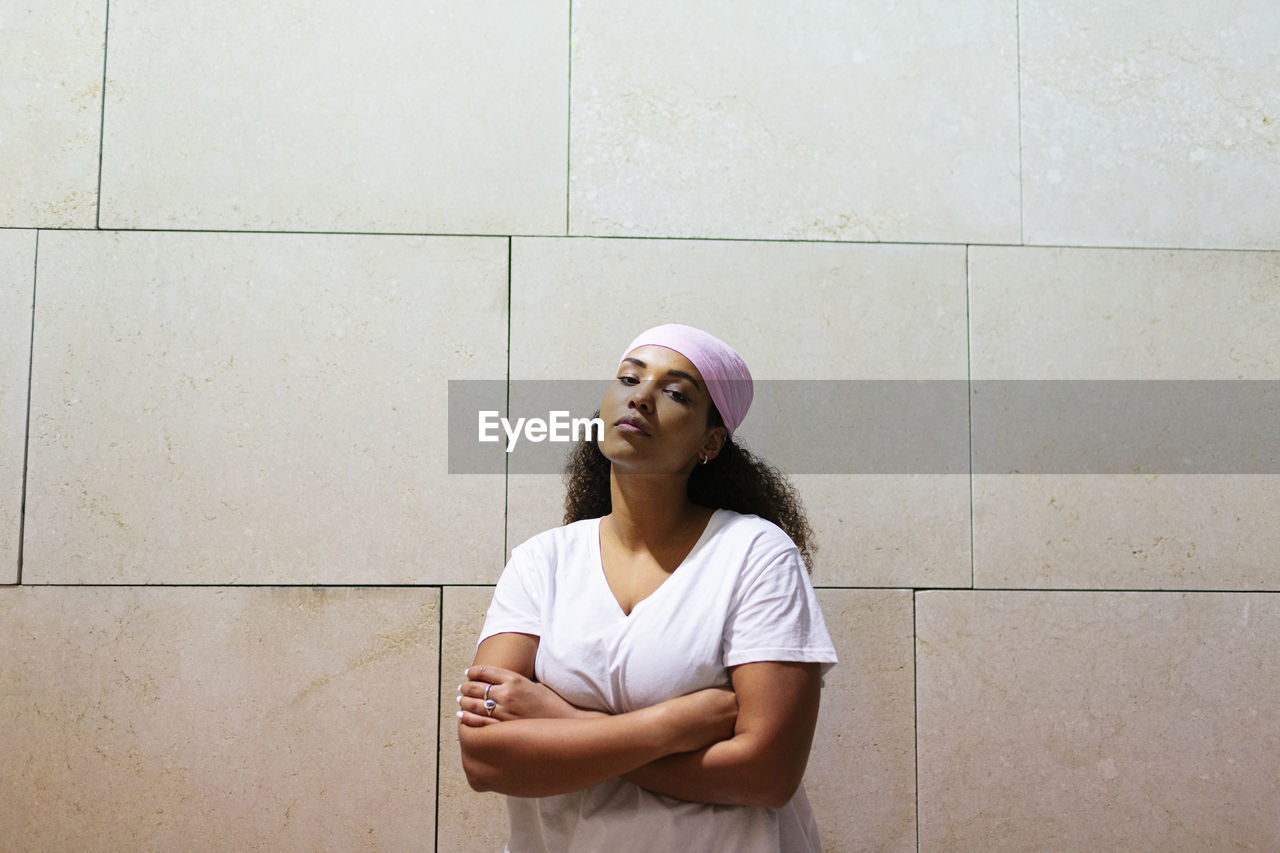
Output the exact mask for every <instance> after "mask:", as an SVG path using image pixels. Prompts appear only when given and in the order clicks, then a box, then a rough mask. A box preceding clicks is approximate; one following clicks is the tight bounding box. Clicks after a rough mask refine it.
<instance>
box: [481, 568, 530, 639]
mask: <svg viewBox="0 0 1280 853" xmlns="http://www.w3.org/2000/svg"><path fill="white" fill-rule="evenodd" d="M542 580H543V579H542V578H541V577H540V576H539V574H538V571H537V564H536V562H535V561H534V560H533V559H532V558H531V556H530V554H529V553H528V551H527V550H525V549H524V548H517V549H516V550H515V551H514V552H513V553H512V555H511V560H510V561H509V562H508V563H507V565H506V568H504V569H503V570H502V576H501V577H500V578H498V585H497V586H496V587H495V588H494V590H493V600H492V601H491V602H489V610H488V612H487V613H486V614H485V618H484V629H483V630H482V631H481V632H480V640H479V642H483V641H484V640H486V639H487V638H489V637H492V636H493V635H494V634H505V633H517V634H532V635H534V636H535V637H541V636H542V602H543V600H544V596H543V594H542V593H543V583H542Z"/></svg>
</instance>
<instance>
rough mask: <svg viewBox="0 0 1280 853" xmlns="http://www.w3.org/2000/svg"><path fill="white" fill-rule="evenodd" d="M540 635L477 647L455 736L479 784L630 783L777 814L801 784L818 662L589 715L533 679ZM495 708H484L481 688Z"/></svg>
mask: <svg viewBox="0 0 1280 853" xmlns="http://www.w3.org/2000/svg"><path fill="white" fill-rule="evenodd" d="M537 649H538V638H537V637H533V636H530V635H528V634H497V635H495V636H492V637H489V638H488V639H486V640H485V641H484V642H483V643H481V644H480V648H479V649H478V650H477V652H476V658H475V663H474V664H473V665H472V666H471V667H470V668H469V669H468V670H467V679H468V680H467V681H466V682H464V683H463V684H462V686H461V694H462V696H461V698H460V700H459V705H460V708H461V711H460V714H459V721H458V739H459V741H460V743H461V746H462V764H463V769H464V771H465V772H466V774H467V780H468V781H469V782H470V783H471V787H473V788H475V789H476V790H481V791H498V792H500V793H505V794H512V795H515V796H522V797H535V796H550V795H553V794H563V793H566V792H569V791H577V790H581V789H582V788H586V787H588V786H590V785H594V784H596V783H598V782H603V781H604V780H606V779H611V778H613V777H615V776H623V777H624V778H626V779H628V780H629V781H631V782H634V783H635V784H637V785H639V786H641V787H642V788H646V789H648V790H650V791H653V792H655V793H659V794H665V795H667V796H671V797H677V798H679V799H683V800H691V801H694V802H702V803H721V804H731V805H755V806H767V807H772V808H780V807H781V806H783V805H785V804H786V803H787V802H788V801H789V800H790V799H791V797H792V795H793V794H794V793H795V791H796V789H797V788H798V787H799V785H800V780H801V777H803V775H804V768H805V764H806V762H807V761H808V757H809V745H810V743H811V742H812V740H813V730H814V727H815V725H816V724H817V718H818V700H819V693H820V665H819V664H810V663H779V662H761V663H749V664H743V665H741V666H737V667H734V668H733V669H732V670H730V680H731V682H732V684H733V690H732V691H729V690H727V689H718V688H712V689H708V690H700V691H697V692H695V693H691V694H688V695H686V696H681V697H678V698H676V699H671V700H668V701H666V702H661V703H659V704H657V705H653V706H651V707H648V708H643V709H640V710H637V711H631V712H628V713H624V714H615V715H608V714H604V713H600V712H594V711H585V710H582V709H580V708H575V707H574V706H572V705H570V704H569V703H567V702H566V701H565V700H564V699H562V698H561V697H560V696H558V695H557V694H556V693H554V692H553V691H552V690H551V689H550V688H548V687H546V686H545V685H542V684H537V683H535V682H533V681H532V677H533V662H534V657H535V655H536V654H537ZM486 687H488V688H489V695H490V696H491V698H493V699H495V700H497V702H498V708H497V709H496V710H495V715H496V716H493V717H490V716H488V715H486V714H485V713H484V709H483V704H482V702H483V698H484V693H485V688H486Z"/></svg>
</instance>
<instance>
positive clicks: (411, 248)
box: [0, 0, 1280, 853]
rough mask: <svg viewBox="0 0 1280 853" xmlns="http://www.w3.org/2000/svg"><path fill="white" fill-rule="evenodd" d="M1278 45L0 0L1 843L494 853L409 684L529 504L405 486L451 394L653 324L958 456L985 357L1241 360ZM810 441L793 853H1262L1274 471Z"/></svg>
mask: <svg viewBox="0 0 1280 853" xmlns="http://www.w3.org/2000/svg"><path fill="white" fill-rule="evenodd" d="M1277 45H1280V10H1278V9H1277V8H1276V7H1275V5H1274V4H1273V3H1269V2H1261V0H1226V2H1221V3H1217V4H1213V5H1212V6H1208V5H1205V4H1181V5H1177V4H1175V5H1174V6H1173V7H1170V6H1169V4H1160V3H1156V2H1155V0H1138V2H1134V3H1128V4H1123V5H1114V4H1113V6H1106V7H1102V6H1098V5H1096V4H1085V3H1081V2H1075V0H1068V2H1055V3H1046V2H1040V0H979V2H970V3H961V4H937V3H925V2H914V0H913V2H898V3H892V4H889V3H885V4H848V3H831V2H828V3H813V4H805V5H802V6H796V7H786V8H783V7H780V6H778V4H765V3H748V4H745V5H744V4H737V5H730V4H723V3H709V2H703V0H697V2H682V3H664V4H640V5H637V4H627V3H621V2H616V0H614V2H603V0H589V2H587V1H586V0H578V2H568V0H565V2H549V0H537V2H510V1H509V2H499V3H474V2H462V3H457V2H455V3H433V2H427V3H423V2H408V0H395V2H386V3H379V4H372V5H370V4H365V5H361V6H357V5H352V6H350V8H347V9H340V8H337V6H336V5H334V4H309V5H308V4H302V5H299V4H260V3H248V2H243V1H242V0H235V2H230V3H220V4H209V3H198V2H195V0H177V2H163V3H161V2H154V0H117V2H114V3H111V4H110V7H109V9H108V5H107V3H106V0H96V2H92V3H85V2H79V0H76V2H68V0H57V2H52V3H45V4H38V5H32V4H26V3H17V2H9V0H0V721H2V722H0V780H3V781H2V782H0V850H5V851H8V850H18V851H26V850H76V849H95V850H109V851H115V850H120V851H123V850H129V851H134V850H169V849H179V848H181V849H192V850H225V849H244V850H253V849H259V850H268V849H269V850H304V849H343V850H356V849H363V850H382V851H401V850H406V851H407V850H415V851H416V850H437V851H441V853H454V852H455V851H460V853H469V851H496V850H500V849H501V848H502V845H503V842H504V839H505V814H504V812H505V810H504V808H503V803H502V800H501V798H500V797H497V796H494V795H488V794H486V795H481V794H476V793H474V792H472V791H470V790H469V789H468V788H467V786H466V784H465V780H464V779H463V777H462V773H461V767H460V765H459V762H458V757H457V742H456V734H455V730H454V717H453V714H454V710H455V706H454V701H453V697H454V688H455V685H456V684H457V683H458V681H459V679H460V677H461V674H462V669H463V668H464V667H465V666H466V664H467V663H468V662H469V661H470V659H471V655H472V654H473V649H474V644H475V639H476V633H477V631H478V629H479V625H480V623H481V621H482V619H483V614H484V610H485V608H486V606H487V604H488V600H489V597H490V595H491V590H492V584H493V583H494V582H495V581H496V580H497V578H498V576H499V574H500V571H501V567H502V564H503V562H504V555H505V554H506V553H508V552H509V551H510V549H511V548H512V547H513V546H514V545H516V544H517V543H519V542H520V541H522V540H523V539H524V538H526V537H528V536H529V535H532V534H533V533H536V532H537V531H539V530H541V529H544V528H545V527H547V526H550V525H553V524H556V523H557V522H558V520H559V518H560V515H561V507H560V504H561V497H562V490H561V485H560V482H559V479H558V478H557V477H556V476H555V475H552V474H514V473H512V474H508V475H506V476H504V475H502V474H486V475H480V474H458V473H450V472H449V468H448V463H449V453H448V449H449V447H448V439H449V438H455V439H456V438H457V435H456V433H455V434H453V435H450V433H449V431H448V429H447V414H448V402H449V389H448V384H447V383H448V381H449V380H459V379H488V380H495V381H496V382H497V383H499V384H501V383H503V382H504V381H506V382H507V383H508V385H507V387H508V388H510V387H511V385H510V384H509V383H510V382H512V381H514V382H522V381H524V380H532V379H564V380H567V379H573V380H595V381H598V382H600V383H601V387H602V388H603V382H605V381H607V379H608V378H609V376H610V371H611V370H612V368H613V366H614V360H615V359H616V358H617V357H618V355H619V353H620V351H621V348H622V347H623V346H624V345H625V344H626V343H627V341H628V340H630V338H631V337H632V336H633V335H635V334H636V333H637V332H638V331H640V330H641V329H643V328H644V327H646V326H647V325H650V324H652V323H656V322H663V321H668V320H680V321H684V322H690V323H694V324H698V325H703V326H705V327H707V328H709V329H710V330H712V331H713V332H715V333H717V334H719V335H721V336H722V337H724V338H725V339H727V340H729V341H731V342H732V343H734V344H735V345H737V346H738V347H739V348H740V349H741V351H742V352H743V354H744V355H745V356H746V358H747V360H748V362H749V363H750V364H751V365H752V367H753V369H754V371H755V372H756V375H757V377H758V378H760V379H762V380H770V381H774V380H828V381H833V380H860V381H870V382H875V381H880V380H893V381H898V382H917V381H919V382H925V381H945V382H950V383H955V387H960V388H963V390H964V393H965V395H966V397H968V398H969V401H970V402H969V407H970V409H971V411H970V412H965V413H963V414H962V416H961V418H960V420H959V421H958V422H956V423H955V424H954V425H949V426H946V427H945V432H946V434H945V435H944V436H943V438H945V439H948V440H951V441H954V442H957V443H958V444H959V446H961V447H965V446H969V445H973V446H986V445H984V443H983V440H984V439H990V437H991V436H990V435H988V434H975V433H974V429H975V426H974V424H978V425H980V426H979V427H978V428H979V429H985V428H986V427H985V426H982V425H985V424H987V423H989V421H986V420H983V419H982V418H981V417H976V416H975V415H974V414H973V412H977V413H978V414H979V415H981V414H982V413H983V411H984V410H982V409H981V402H982V401H980V400H975V399H974V396H973V395H974V393H975V390H976V389H980V388H981V386H982V383H985V382H990V381H995V380H1026V381H1040V382H1053V383H1057V382H1061V383H1068V382H1074V381H1086V380H1088V381H1120V380H1124V381H1131V380H1142V381H1146V382H1156V381H1166V380H1201V381H1205V382H1216V383H1233V382H1237V381H1240V380H1250V381H1258V382H1269V383H1274V382H1276V381H1277V380H1280V159H1277V158H1276V157H1275V156H1274V152H1275V150H1276V144H1277V139H1280V136H1278V134H1280V104H1277V103H1276V100H1275V93H1276V92H1277V91H1280V90H1278V89H1277V87H1276V85H1275V80H1276V74H1275V71H1274V69H1275V68H1276V67H1277V66H1278V65H1280V48H1277ZM33 306H34V309H33ZM33 330H34V338H33V337H32V333H33ZM1260 395H1261V396H1260V399H1261V400H1262V401H1263V402H1264V403H1267V401H1270V405H1271V406H1272V408H1271V409H1270V410H1268V411H1276V406H1275V403H1274V401H1275V398H1276V396H1277V392H1276V391H1275V390H1274V389H1273V387H1272V386H1271V385H1267V386H1265V387H1263V389H1262V391H1260ZM762 399H768V398H764V397H762ZM769 405H773V406H778V407H781V408H783V409H788V407H790V410H792V411H794V414H795V417H796V423H797V429H801V430H802V429H803V426H804V424H805V423H806V417H805V415H806V410H805V408H804V403H803V402H801V401H798V400H791V399H788V398H786V397H783V398H781V399H778V400H776V401H775V402H773V403H770V404H769ZM512 414H516V413H515V412H512ZM1191 414H1194V415H1195V416H1197V417H1201V418H1204V417H1211V416H1212V415H1213V414H1214V412H1212V411H1209V412H1204V411H1197V412H1193V413H1191ZM1223 417H1224V418H1226V417H1230V413H1223ZM753 418H754V419H755V423H756V424H757V425H758V424H759V423H760V419H761V416H760V415H758V414H755V413H753ZM753 418H748V419H747V422H746V423H745V424H744V426H743V429H742V432H741V437H742V438H743V440H744V442H745V443H746V444H747V445H748V446H751V443H752V440H753V438H752V426H753ZM1277 418H1278V420H1277V421H1276V423H1277V424H1280V414H1277ZM1260 433H1261V437H1260V438H1259V439H1258V441H1259V442H1261V443H1263V445H1264V447H1263V448H1262V449H1263V450H1264V451H1265V450H1266V442H1268V441H1269V440H1270V438H1269V436H1273V435H1280V429H1277V430H1276V431H1275V432H1273V433H1268V432H1267V431H1266V430H1265V428H1264V429H1262V430H1260ZM805 438H806V439H807V440H811V441H812V443H813V444H814V445H815V446H820V447H824V448H826V449H825V452H826V454H827V459H828V460H829V465H827V466H826V467H825V468H824V470H826V471H828V473H804V474H798V475H797V476H796V477H795V481H796V485H797V487H798V488H799V490H800V492H801V494H802V495H803V496H804V498H805V500H806V502H807V504H808V507H809V511H810V516H811V519H812V522H813V525H814V528H815V530H816V534H817V538H818V542H819V550H818V552H817V561H816V565H815V569H814V574H813V578H814V581H815V584H816V585H817V586H818V587H819V588H820V589H819V597H820V600H821V602H822V605H823V608H824V611H825V613H826V617H827V620H828V622H829V624H830V626H831V629H832V634H833V636H834V638H835V641H836V643H837V645H838V647H839V652H840V656H841V664H840V665H839V666H838V667H837V668H836V669H835V670H833V671H832V672H831V673H830V675H829V676H828V678H827V682H826V689H825V692H824V698H823V706H822V714H821V718H820V720H819V727H818V733H817V737H816V738H815V743H814V748H813V751H812V754H811V760H810V764H809V769H808V774H807V777H806V787H807V789H808V792H809V796H810V799H811V800H812V802H813V804H814V807H815V809H816V811H817V813H818V818H819V823H820V830H821V834H822V838H823V843H824V849H826V850H827V851H828V853H831V851H836V853H843V851H872V850H875V851H908V850H917V851H928V853H934V851H938V853H941V851H963V850H975V851H976V850H982V851H989V850H1010V851H1013V850H1018V851H1021V850H1040V851H1049V853H1057V851H1062V853H1074V851H1077V850H1095V849H1097V850H1112V849H1123V850H1139V851H1141V850H1151V851H1157V850H1159V851H1164V850H1190V849H1196V850H1200V849H1242V850H1250V849H1252V850H1271V849H1275V848H1277V847H1280V818H1277V816H1276V810H1275V809H1274V808H1273V807H1272V805H1271V804H1272V803H1273V802H1275V801H1276V800H1277V796H1278V795H1280V790H1278V789H1277V787H1276V785H1277V782H1276V776H1275V773H1274V771H1273V768H1274V766H1276V764H1277V761H1280V742H1277V739H1276V734H1275V733H1276V732H1277V731H1280V720H1277V719H1276V711H1275V709H1276V708H1278V707H1280V670H1277V667H1276V661H1277V660H1280V621H1278V619H1280V614H1277V612H1276V607H1277V598H1276V593H1277V592H1280V535H1278V534H1277V532H1276V524H1275V518H1276V517H1277V508H1278V507H1280V461H1277V460H1276V458H1275V454H1274V453H1271V455H1270V457H1267V456H1266V453H1265V452H1264V453H1262V454H1261V456H1262V457H1263V458H1270V459H1271V462H1270V463H1268V464H1269V465H1270V467H1267V465H1266V464H1260V465H1259V468H1260V469H1261V470H1258V471H1250V472H1247V473H1240V472H1232V473H1223V472H1217V471H1200V472H1196V473H1179V474H1172V473H1168V472H1165V471H1162V470H1139V471H1137V472H1136V473H1128V474H1120V473H1116V472H1114V471H1109V470H1108V471H1094V470H1086V471H1084V472H1079V471H1072V472H1056V471H1049V472H1035V473H1012V472H1007V471H1003V470H985V469H981V470H974V469H973V468H972V467H971V466H970V467H968V468H966V467H965V466H963V465H962V466H961V468H960V469H959V470H957V471H956V473H952V474H941V473H937V472H934V471H908V472H903V473H895V474H853V473H849V471H850V470H851V467H852V466H851V462H852V460H851V459H850V458H849V452H848V451H847V450H846V449H845V448H842V447H839V446H835V447H828V445H827V444H823V438H824V436H822V435H812V436H809V435H806V436H805ZM761 441H765V442H767V439H765V438H762V439H761ZM766 446H767V444H766ZM1271 447H1274V444H1272V445H1271ZM500 453H501V450H500V449H495V456H497V455H498V454H500Z"/></svg>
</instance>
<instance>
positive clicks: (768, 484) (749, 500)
mask: <svg viewBox="0 0 1280 853" xmlns="http://www.w3.org/2000/svg"><path fill="white" fill-rule="evenodd" d="M599 414H600V413H599V412H596V417H599ZM708 420H709V421H710V422H711V424H712V425H713V426H723V425H724V422H723V421H722V420H721V419H720V415H719V413H718V412H717V411H716V410H715V407H714V406H713V407H712V409H711V415H710V417H709V419H708ZM609 465H610V463H609V460H608V459H606V458H605V455H604V454H603V453H601V452H600V447H599V446H598V445H597V444H596V442H595V441H594V440H593V439H592V438H591V437H590V434H588V437H587V438H586V439H584V440H582V441H580V442H578V444H576V445H575V446H574V447H573V449H572V450H571V451H570V453H569V460H568V462H567V463H566V464H565V469H564V476H565V481H566V482H565V496H564V523H565V524H572V523H573V522H575V521H581V520H582V519H584V518H600V517H601V516H605V515H608V514H609V512H610V511H611V510H612V509H613V500H612V498H611V496H610V492H609ZM688 495H689V499H690V500H691V501H693V502H694V503H695V504H699V505H700V506H706V507H711V508H712V509H728V510H733V511H734V512H740V513H742V514H743V515H758V516H760V517H761V518H763V519H765V520H766V521H771V522H773V523H774V524H776V525H778V526H779V527H781V528H782V530H783V532H784V533H786V534H787V535H788V536H790V537H791V541H792V542H794V543H796V547H797V548H799V549H800V556H801V557H802V558H803V559H804V564H805V566H806V567H807V568H808V569H809V571H810V572H812V571H813V552H814V551H816V550H818V546H817V543H816V542H814V540H813V530H812V529H811V528H810V527H809V519H808V518H807V517H806V516H805V512H804V504H803V503H802V502H801V500H800V495H799V493H798V492H797V491H796V488H795V486H793V485H792V484H791V481H789V480H788V479H787V478H786V477H785V476H784V475H783V474H782V473H781V472H780V471H778V469H776V468H774V467H773V466H772V465H770V464H769V463H768V462H765V461H764V460H763V459H761V458H760V457H758V456H756V455H755V454H753V453H752V452H751V451H749V450H747V449H746V448H745V447H743V446H742V445H740V444H738V443H736V442H735V441H734V440H733V438H732V437H730V438H726V439H725V442H724V446H723V447H722V448H721V450H720V453H719V454H718V455H717V456H716V457H715V458H714V459H712V460H711V461H710V462H707V463H706V464H705V465H697V466H694V469H693V473H692V474H690V475H689V486H688Z"/></svg>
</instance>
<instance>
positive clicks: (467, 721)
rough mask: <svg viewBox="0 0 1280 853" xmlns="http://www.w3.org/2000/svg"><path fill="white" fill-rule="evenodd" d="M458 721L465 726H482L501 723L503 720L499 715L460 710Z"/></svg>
mask: <svg viewBox="0 0 1280 853" xmlns="http://www.w3.org/2000/svg"><path fill="white" fill-rule="evenodd" d="M458 722H459V723H461V724H462V725H464V726H472V727H473V728H480V727H482V726H491V725H493V724H494V723H500V722H502V721H501V720H499V719H498V718H497V717H490V716H488V715H486V714H473V713H471V712H470V711H459V712H458Z"/></svg>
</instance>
